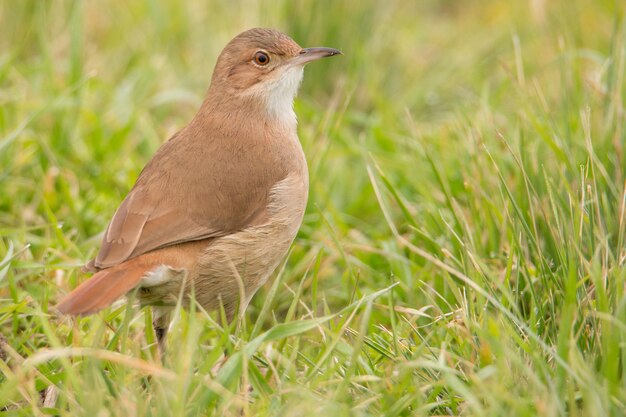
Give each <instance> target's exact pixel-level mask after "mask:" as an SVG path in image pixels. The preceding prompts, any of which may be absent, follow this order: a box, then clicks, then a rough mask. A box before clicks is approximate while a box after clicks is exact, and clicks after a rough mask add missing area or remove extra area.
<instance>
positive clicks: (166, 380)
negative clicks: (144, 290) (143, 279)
mask: <svg viewBox="0 0 626 417" xmlns="http://www.w3.org/2000/svg"><path fill="white" fill-rule="evenodd" d="M625 11H626V3H624V2H623V1H620V0H597V1H591V0H588V1H585V0H572V1H566V0H554V1H547V0H526V1H495V0H482V1H475V0H474V1H472V0H437V1H436V0H424V1H400V0H390V1H355V0H351V1H343V2H340V1H330V0H323V1H312V0H307V1H298V2H295V1H272V2H269V1H263V2H252V1H229V2H226V1H223V2H217V1H213V2H209V1H175V0H164V1H148V0H137V1H122V0H111V1H108V2H97V1H88V0H85V1H78V0H77V1H66V0H58V1H51V0H21V1H15V0H0V28H1V29H0V300H1V304H0V333H1V334H2V338H0V359H2V360H0V415H20V416H21V415H63V416H65V415H73V416H74V415H86V416H94V415H98V416H108V415H110V416H113V415H129V416H131V415H150V416H160V415H163V416H168V415H177V416H178V415H181V416H182V415H228V416H230V415H232V416H235V415H237V416H239V415H246V416H252V415H255V416H257V415H258V416H264V415H268V416H269V415H272V416H273V415H277V416H296V415H317V414H319V413H321V412H324V413H327V414H328V415H332V416H370V415H371V416H426V415H472V416H502V415H519V416H536V415H541V416H596V415H597V416H604V415H607V416H621V415H623V414H624V410H625V409H626V320H625V317H626V298H625V297H624V291H625V289H626V270H625V268H624V261H625V259H626V250H625V244H624V231H625V226H624V222H625V221H626V217H625V209H624V204H625V200H624V195H625V194H624V192H625V177H624V169H626V166H625V163H624V155H623V152H624V142H625V139H626V133H625V131H624V122H625V113H624V99H625V97H626V84H625V81H624V76H625V73H626V25H625V23H624V12H625ZM255 26H262V27H274V28H277V29H280V30H282V31H284V32H285V33H287V34H289V35H290V36H292V37H293V38H294V39H295V40H296V41H297V42H298V43H299V44H300V45H302V46H330V47H335V48H339V49H341V50H342V51H343V52H344V54H345V55H344V56H341V57H338V58H334V59H332V60H327V61H326V60H325V61H323V62H321V63H316V64H314V65H310V66H308V67H307V69H306V73H305V79H304V83H303V85H302V88H301V90H300V94H299V97H298V98H297V99H296V103H295V108H296V113H297V114H298V117H299V132H300V139H301V141H302V144H303V147H304V150H305V153H306V155H307V159H308V162H309V170H310V175H311V193H310V197H309V206H308V208H307V214H306V217H305V221H304V224H303V226H302V228H301V231H300V234H299V236H298V238H297V240H296V243H295V244H294V247H293V249H292V252H291V253H290V256H289V258H288V260H287V261H286V263H285V266H284V268H283V269H282V272H281V273H280V274H279V277H278V278H277V279H276V280H275V281H274V283H270V284H268V286H267V288H264V289H262V290H261V291H260V292H259V294H258V295H257V296H255V298H254V299H253V301H252V304H251V306H250V307H249V309H248V312H247V313H246V318H245V319H244V320H243V322H241V323H237V325H236V326H231V327H230V328H229V327H224V326H221V325H220V324H219V320H218V319H217V318H216V316H214V315H207V314H186V313H182V314H181V315H180V317H179V319H178V320H177V321H176V322H175V324H174V326H173V329H172V332H171V336H170V340H169V342H170V352H171V354H170V355H168V357H167V358H165V360H164V361H163V362H162V361H161V360H160V359H159V358H158V357H157V356H156V350H155V347H154V344H153V342H154V335H153V334H151V330H150V327H149V326H146V323H149V322H150V316H149V314H150V313H149V311H143V310H142V313H141V314H136V311H135V314H132V313H133V312H132V311H131V307H128V308H127V307H126V306H124V305H122V306H117V307H114V308H112V309H110V310H108V311H106V312H104V313H101V314H99V315H97V316H94V317H88V318H81V319H77V320H71V319H69V318H66V317H59V316H57V315H56V314H55V313H54V311H53V310H52V309H51V306H52V305H54V303H56V302H57V301H58V300H59V299H60V297H61V296H62V295H63V294H65V293H67V292H68V291H69V290H70V289H71V288H73V287H74V286H75V285H77V283H78V282H81V281H82V280H84V279H85V278H86V277H85V276H84V274H82V273H81V272H80V268H78V266H80V265H82V263H83V262H85V261H86V260H88V259H90V257H92V256H94V254H95V253H96V251H97V249H98V244H99V240H100V233H101V232H102V231H103V229H104V228H105V227H106V224H107V223H108V221H109V219H110V217H111V215H112V214H113V212H114V210H115V209H116V207H117V205H118V204H119V202H120V201H121V200H122V199H123V197H124V196H125V194H126V193H127V192H128V190H129V189H130V187H131V186H132V184H133V183H134V180H135V179H136V177H137V175H138V173H139V172H140V170H141V168H142V167H143V165H144V164H145V163H146V162H147V161H148V160H149V159H150V157H151V155H152V154H153V153H154V152H155V150H156V149H157V148H158V147H159V145H160V144H162V143H163V142H164V141H165V140H166V139H167V138H168V137H169V136H171V135H172V134H173V133H174V132H176V131H177V130H178V129H180V128H181V127H183V126H184V125H185V124H186V123H187V122H188V121H189V120H190V119H191V117H193V115H194V113H195V111H196V110H197V108H198V107H199V105H200V103H201V101H202V99H203V95H204V92H205V91H206V89H207V88H208V83H209V80H210V76H211V72H212V69H213V66H214V64H215V59H216V57H217V55H218V54H219V52H220V51H221V49H222V48H223V46H224V45H225V44H226V42H228V40H230V39H231V38H232V37H234V36H235V35H236V34H238V33H239V32H241V31H243V30H245V29H248V28H251V27H255ZM394 283H397V285H396V286H395V287H394V288H393V289H390V290H387V291H385V292H383V293H382V294H379V295H378V296H377V297H370V295H371V294H376V292H377V291H380V290H382V289H384V288H386V287H388V286H390V285H392V284H394ZM359 300H361V301H360V302H359ZM355 303H356V304H355ZM346 306H351V307H349V308H347V309H345V307H346ZM333 313H341V314H338V315H336V316H333V317H332V318H331V319H329V320H326V319H322V318H324V317H326V316H328V315H330V314H333ZM215 320H217V321H218V322H216V321H215ZM324 320H326V321H324ZM259 337H260V339H259ZM245 346H249V347H250V348H249V349H248V350H246V348H245ZM223 352H226V353H227V357H228V358H230V359H229V360H228V361H227V362H226V365H224V366H222V367H221V368H220V367H219V366H216V364H217V363H218V358H219V356H220V355H221V354H222V353H223Z"/></svg>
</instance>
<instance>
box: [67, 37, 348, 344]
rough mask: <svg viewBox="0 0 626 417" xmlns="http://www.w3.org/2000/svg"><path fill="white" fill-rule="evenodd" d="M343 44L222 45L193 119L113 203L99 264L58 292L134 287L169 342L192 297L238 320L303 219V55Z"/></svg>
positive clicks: (79, 308)
mask: <svg viewBox="0 0 626 417" xmlns="http://www.w3.org/2000/svg"><path fill="white" fill-rule="evenodd" d="M340 54H342V52H341V51H339V50H338V49H334V48H328V47H313V48H302V47H301V46H300V45H298V44H297V43H296V42H295V41H294V40H293V39H291V38H290V37H289V36H288V35H286V34H284V33H282V32H280V31H278V30H275V29H267V28H254V29H250V30H246V31H244V32H242V33H240V34H239V35H237V36H236V37H234V38H233V39H232V40H231V41H230V42H229V43H228V44H227V45H226V46H225V47H224V49H223V50H222V52H221V53H220V55H219V56H218V59H217V61H216V64H215V68H214V70H213V75H212V77H211V83H210V86H209V89H208V91H207V93H206V96H205V99H204V100H203V102H202V104H201V106H200V108H199V110H198V112H197V113H196V114H195V116H194V117H193V118H192V119H191V121H190V122H189V123H188V124H187V125H186V126H185V127H184V128H182V129H181V130H179V131H178V132H177V133H175V134H174V135H173V136H172V137H171V138H170V139H169V140H168V141H166V142H165V143H164V144H163V145H162V146H161V147H160V148H159V149H158V150H157V152H156V153H155V154H154V156H153V157H152V159H151V160H150V161H149V162H148V163H147V164H146V166H145V167H144V168H143V170H142V171H141V173H140V174H139V176H138V178H137V180H136V182H135V184H134V186H133V187H132V189H131V190H130V192H129V193H128V195H127V196H126V197H125V198H124V200H123V201H122V202H121V204H120V205H119V207H118V208H117V210H116V211H115V214H114V215H113V217H112V219H111V221H110V223H109V225H108V227H107V229H106V231H105V232H104V235H103V238H102V243H101V246H100V249H99V252H98V253H97V256H96V257H95V258H94V259H93V260H91V261H90V262H88V263H87V264H86V265H85V267H84V268H85V269H86V270H88V271H92V272H95V274H94V275H93V276H92V277H91V278H90V279H88V280H86V281H84V282H83V283H82V284H80V285H79V286H78V287H77V288H75V289H74V290H73V291H71V292H70V293H69V294H67V295H66V296H65V297H63V298H62V300H61V301H60V302H59V303H58V304H57V306H56V308H57V310H58V311H59V312H60V313H62V314H68V315H78V316H84V315H89V314H93V313H96V312H98V311H100V310H102V309H103V308H106V307H108V306H110V305H111V304H112V303H113V302H114V301H116V300H118V299H119V298H121V297H122V296H124V295H126V294H128V293H130V292H133V293H134V294H136V298H137V299H138V300H139V302H140V303H141V305H148V306H152V308H153V310H154V315H153V327H154V330H155V334H156V337H157V339H158V343H159V346H160V347H161V346H163V344H164V339H165V337H166V335H167V329H168V326H169V322H170V319H171V313H172V310H173V308H174V307H175V306H176V305H177V302H178V300H179V299H180V300H182V304H183V307H185V306H187V307H188V306H189V303H190V300H191V299H192V298H193V299H194V300H195V302H197V303H198V304H199V305H200V306H202V308H204V309H206V310H207V311H210V310H219V309H223V311H224V313H225V314H226V318H227V319H228V320H229V321H232V319H233V318H234V316H235V314H236V312H238V311H239V312H241V311H244V310H245V308H246V306H247V305H248V303H249V302H250V299H251V298H252V296H253V295H254V293H255V292H256V291H257V290H258V289H259V287H261V286H262V285H263V284H264V283H265V282H267V280H268V279H269V277H270V276H271V275H272V273H273V271H274V270H275V269H276V267H277V266H278V265H279V264H280V262H281V261H282V260H283V258H284V257H285V255H286V253H287V251H288V249H289V248H290V246H291V244H292V243H293V241H294V239H295V237H296V234H297V232H298V229H299V228H300V225H301V223H302V219H303V216H304V212H305V207H306V204H307V199H308V187H309V179H308V169H307V163H306V159H305V155H304V152H303V149H302V146H301V144H300V140H299V138H298V134H297V118H296V114H295V112H294V109H293V102H294V98H295V96H296V94H297V92H298V89H299V86H300V84H301V81H302V78H303V72H304V66H305V65H306V64H308V63H310V62H312V61H316V60H318V59H320V58H325V57H332V56H336V55H340Z"/></svg>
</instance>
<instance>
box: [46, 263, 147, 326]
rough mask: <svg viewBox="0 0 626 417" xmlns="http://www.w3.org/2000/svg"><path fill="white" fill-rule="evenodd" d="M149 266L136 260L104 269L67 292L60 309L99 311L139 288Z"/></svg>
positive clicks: (77, 312) (84, 312)
mask: <svg viewBox="0 0 626 417" xmlns="http://www.w3.org/2000/svg"><path fill="white" fill-rule="evenodd" d="M148 269H149V267H148V266H147V265H137V264H135V263H133V262H124V263H123V264H120V265H116V266H114V267H111V268H107V269H103V270H102V271H100V272H97V273H96V274H95V275H94V276H92V277H91V278H90V279H88V280H87V281H85V282H83V283H82V284H80V285H79V286H78V287H77V288H76V289H74V291H72V292H70V293H69V294H68V295H66V296H65V297H64V298H63V299H62V300H61V302H60V303H59V304H58V305H57V306H56V308H57V309H58V310H59V311H60V312H61V313H63V314H72V315H89V314H93V313H96V312H98V311H99V310H102V309H103V308H105V307H108V306H109V305H111V304H112V303H113V302H114V301H115V300H117V299H118V298H120V297H121V296H123V295H124V294H126V293H127V292H129V291H130V290H132V289H133V288H135V287H136V286H137V284H138V283H139V281H141V278H142V277H143V276H144V274H145V273H146V271H147V270H148Z"/></svg>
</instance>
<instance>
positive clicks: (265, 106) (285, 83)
mask: <svg viewBox="0 0 626 417" xmlns="http://www.w3.org/2000/svg"><path fill="white" fill-rule="evenodd" d="M302 76H303V68H302V67H294V68H291V69H289V70H288V71H287V72H285V73H283V75H282V76H281V77H280V78H278V79H276V80H268V81H266V82H263V83H257V84H255V85H253V86H251V87H249V88H247V89H246V90H244V91H241V90H236V89H234V88H230V87H229V86H228V85H225V84H224V83H222V82H219V81H218V82H214V83H212V85H211V87H210V88H209V91H208V93H207V96H206V98H205V100H204V102H203V103H202V107H201V108H200V111H199V112H198V115H197V116H196V117H201V118H203V119H210V120H214V121H215V122H217V123H221V121H231V123H233V124H235V126H233V127H235V128H238V126H237V125H239V124H240V123H246V122H247V121H249V122H251V123H257V124H258V123H262V124H261V125H260V126H263V125H265V126H267V125H268V124H271V125H281V126H284V128H285V129H288V130H290V131H293V132H294V133H295V131H296V126H297V118H296V113H295V112H294V110H293V102H294V98H295V97H296V94H297V93H298V88H299V87H300V83H301V82H302Z"/></svg>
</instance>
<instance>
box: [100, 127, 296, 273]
mask: <svg viewBox="0 0 626 417" xmlns="http://www.w3.org/2000/svg"><path fill="white" fill-rule="evenodd" d="M191 139H193V138H190V137H188V136H186V135H184V134H183V135H180V134H179V135H177V136H175V137H173V138H172V139H170V140H169V141H168V142H166V143H165V144H164V145H163V146H162V147H161V148H160V149H159V151H157V153H156V154H155V156H154V157H153V159H152V160H151V161H150V162H149V163H148V164H147V165H146V167H145V168H144V170H143V171H142V173H141V174H140V176H139V178H138V179H137V183H136V184H135V186H134V187H133V189H132V190H131V191H130V193H129V194H128V195H127V196H126V198H125V199H124V201H123V202H122V204H121V205H120V206H119V208H118V209H117V211H116V212H115V215H114V216H113V219H112V220H111V222H110V223H109V226H108V228H107V230H106V232H105V234H104V237H103V239H102V245H101V248H100V252H99V253H98V255H97V257H96V259H95V260H94V261H93V263H92V264H91V265H92V266H95V267H96V268H98V269H101V268H108V267H111V266H113V265H116V264H119V263H121V262H124V261H126V260H127V259H130V258H134V257H136V256H138V255H141V254H143V253H146V252H149V251H151V250H154V249H157V248H161V247H165V246H170V245H174V244H177V243H182V242H188V241H194V240H200V239H206V238H211V237H218V236H224V235H227V234H229V233H232V232H234V231H237V230H241V229H244V228H246V227H247V226H249V225H251V224H254V222H255V221H257V220H259V219H260V218H263V217H264V215H265V213H266V208H267V202H268V198H269V193H270V190H271V188H272V186H273V185H274V184H276V182H278V181H280V180H281V179H282V178H284V177H285V176H286V172H285V169H284V164H281V163H280V162H279V161H274V160H271V157H272V152H259V149H258V148H257V149H256V150H255V149H254V148H255V146H256V145H254V144H252V145H250V146H241V144H240V145H239V146H237V147H231V146H228V145H224V143H223V141H215V140H213V141H212V140H204V141H202V140H198V138H195V139H193V140H191ZM264 158H265V160H264ZM267 158H270V160H268V159H267Z"/></svg>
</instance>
